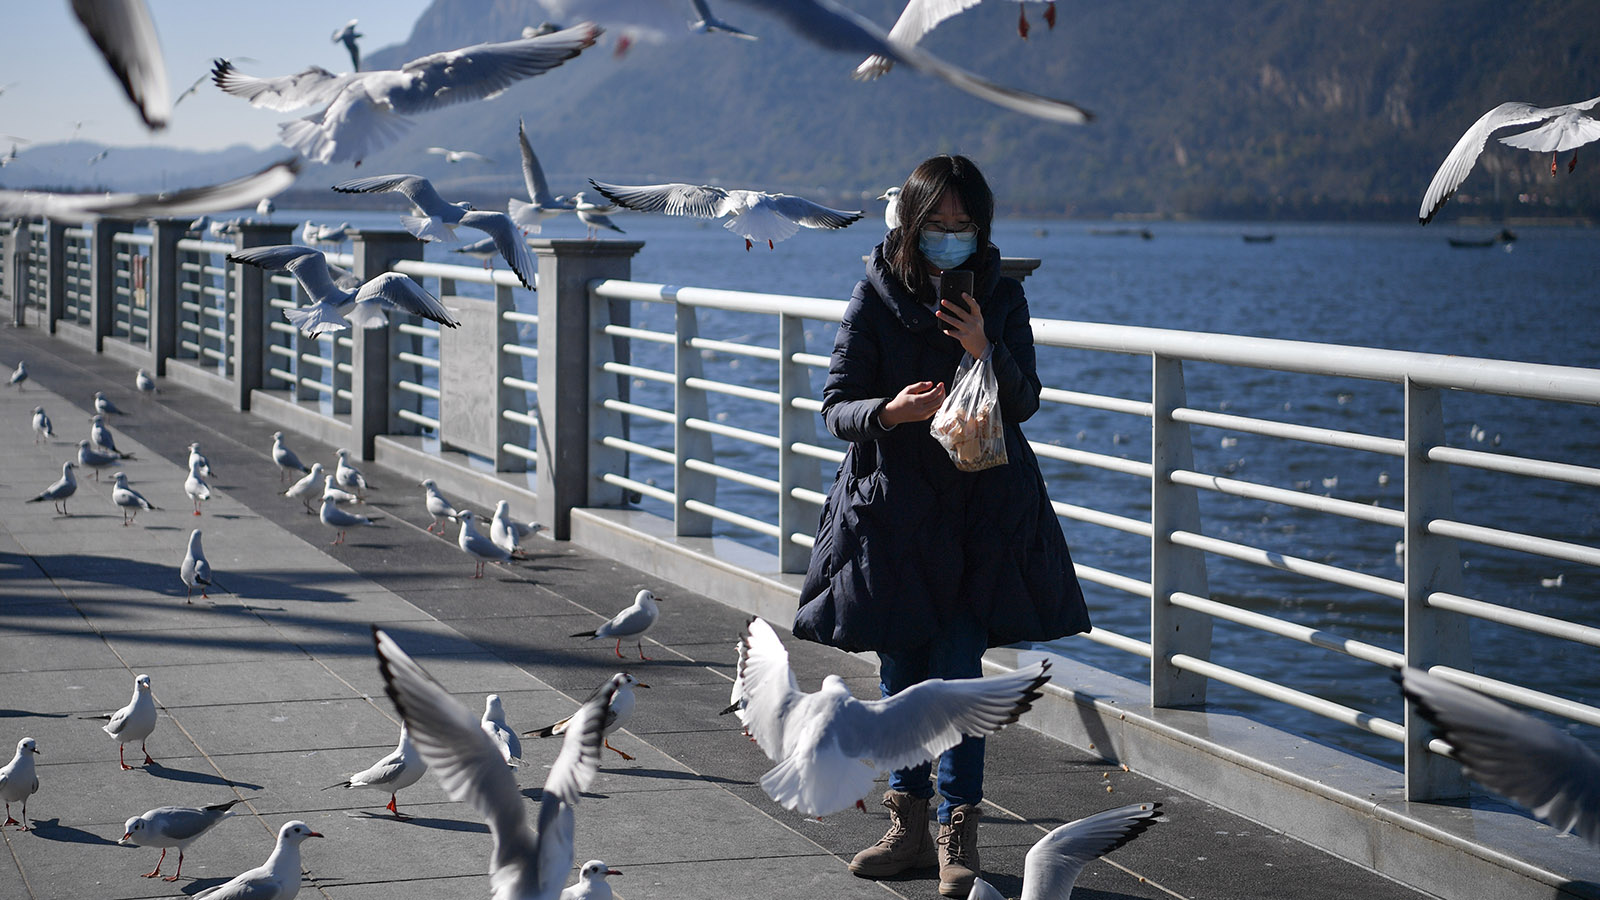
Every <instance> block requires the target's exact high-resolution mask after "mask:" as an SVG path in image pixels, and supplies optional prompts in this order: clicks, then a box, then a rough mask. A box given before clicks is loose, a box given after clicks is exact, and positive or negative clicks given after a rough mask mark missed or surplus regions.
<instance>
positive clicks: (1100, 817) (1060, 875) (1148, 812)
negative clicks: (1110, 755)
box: [967, 803, 1161, 900]
mask: <svg viewBox="0 0 1600 900" xmlns="http://www.w3.org/2000/svg"><path fill="white" fill-rule="evenodd" d="M1160 814H1161V804H1159V803H1134V804H1130V805H1128V806H1119V807H1117V808H1116V809H1108V810H1106V811H1105V812H1101V813H1095V814H1094V815H1092V816H1085V817H1083V818H1081V819H1078V820H1077V821H1074V822H1068V823H1067V824H1065V825H1062V826H1060V827H1059V828H1056V829H1055V830H1054V831H1051V832H1050V833H1049V834H1047V835H1045V836H1044V837H1042V838H1040V839H1039V840H1038V841H1037V842H1036V843H1035V844H1034V845H1033V846H1032V847H1031V848H1029V850H1028V855H1027V856H1026V857H1024V859H1023V863H1022V900H1067V898H1069V897H1071V896H1072V886H1073V884H1074V883H1075V882H1077V880H1078V875H1079V873H1081V872H1082V871H1083V867H1084V866H1086V865H1088V864H1089V863H1091V862H1093V861H1095V860H1096V859H1099V858H1100V857H1102V856H1104V855H1106V854H1107V853H1110V852H1111V851H1113V850H1115V849H1117V848H1118V847H1121V846H1122V845H1123V844H1126V843H1128V842H1129V841H1131V840H1133V839H1134V838H1136V837H1138V836H1139V835H1141V834H1144V833H1145V832H1146V831H1147V830H1149V828H1150V826H1151V825H1154V824H1155V823H1156V822H1159V821H1161V820H1160V819H1157V818H1156V816H1158V815H1160ZM967 900H1005V895H1003V894H1001V893H1000V892H999V891H997V890H995V889H994V887H993V885H991V884H989V882H987V881H984V880H983V879H982V878H978V879H975V880H974V881H973V882H972V892H971V893H970V894H969V895H968V896H967Z"/></svg>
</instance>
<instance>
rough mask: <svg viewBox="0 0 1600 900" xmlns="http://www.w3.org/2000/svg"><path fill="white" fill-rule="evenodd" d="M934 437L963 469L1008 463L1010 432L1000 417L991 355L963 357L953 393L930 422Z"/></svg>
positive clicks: (957, 371)
mask: <svg viewBox="0 0 1600 900" xmlns="http://www.w3.org/2000/svg"><path fill="white" fill-rule="evenodd" d="M929 431H930V432H932V434H933V437H934V440H937V441H938V442H939V445H940V446H942V447H944V449H945V451H946V452H948V453H949V454H950V461H951V462H953V463H955V464H956V468H958V469H960V470H961V471H963V472H981V471H983V470H984V469H988V468H992V467H994V466H1003V465H1005V464H1006V435H1005V429H1004V427H1003V425H1002V423H1001V421H1000V383H999V382H998V381H996V380H995V377H994V365H993V364H991V363H990V362H989V359H988V358H987V357H985V358H983V359H976V360H975V359H973V358H972V355H971V354H966V355H964V356H962V358H961V365H960V366H959V367H958V368H957V369H956V377H955V379H954V380H953V382H952V384H951V387H950V393H949V394H947V395H945V398H944V404H943V405H942V406H940V407H939V411H938V412H936V413H934V414H933V421H932V422H931V423H930V424H929Z"/></svg>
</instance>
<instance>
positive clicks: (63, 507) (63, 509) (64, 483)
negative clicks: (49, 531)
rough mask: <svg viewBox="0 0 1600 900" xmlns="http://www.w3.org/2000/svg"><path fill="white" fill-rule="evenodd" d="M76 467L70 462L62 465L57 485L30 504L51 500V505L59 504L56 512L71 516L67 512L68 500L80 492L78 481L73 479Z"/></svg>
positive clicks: (53, 485) (47, 489) (46, 489)
mask: <svg viewBox="0 0 1600 900" xmlns="http://www.w3.org/2000/svg"><path fill="white" fill-rule="evenodd" d="M74 465H75V464H74V463H70V462H65V463H62V464H61V477H60V478H57V479H56V482H55V484H52V485H50V486H49V487H47V488H45V489H44V491H43V492H41V493H40V494H39V496H37V497H35V498H33V499H32V500H29V501H28V502H29V503H38V502H39V501H40V500H49V501H50V502H51V503H55V504H58V505H57V506H56V510H57V511H58V512H60V513H61V514H62V515H63V516H65V515H71V514H70V513H68V512H67V498H68V497H71V496H72V495H73V494H75V493H77V491H78V479H76V478H73V477H72V469H73V466H74Z"/></svg>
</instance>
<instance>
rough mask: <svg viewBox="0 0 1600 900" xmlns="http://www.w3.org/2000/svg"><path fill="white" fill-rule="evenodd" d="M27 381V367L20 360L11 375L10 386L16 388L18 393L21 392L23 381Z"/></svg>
mask: <svg viewBox="0 0 1600 900" xmlns="http://www.w3.org/2000/svg"><path fill="white" fill-rule="evenodd" d="M27 380H28V365H27V363H24V362H23V361H22V360H20V359H19V360H17V368H16V370H15V371H13V372H12V373H11V381H10V384H11V385H13V386H14V387H16V388H17V390H19V391H20V390H22V387H21V385H22V383H23V382H24V381H27Z"/></svg>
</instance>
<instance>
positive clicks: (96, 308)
mask: <svg viewBox="0 0 1600 900" xmlns="http://www.w3.org/2000/svg"><path fill="white" fill-rule="evenodd" d="M132 230H133V223H132V222H127V221H123V220H121V219H100V220H97V221H96V222H95V223H94V224H92V225H90V226H89V232H90V235H91V236H90V238H89V331H90V332H91V333H92V334H93V335H94V349H95V352H96V353H98V352H100V347H101V345H102V344H103V343H104V342H105V339H106V338H107V337H109V336H110V335H111V333H112V331H114V330H115V329H114V327H113V326H114V325H115V324H116V317H117V242H116V241H115V240H114V238H115V237H116V236H117V235H119V234H122V233H124V232H127V231H132ZM130 302H131V301H130Z"/></svg>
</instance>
